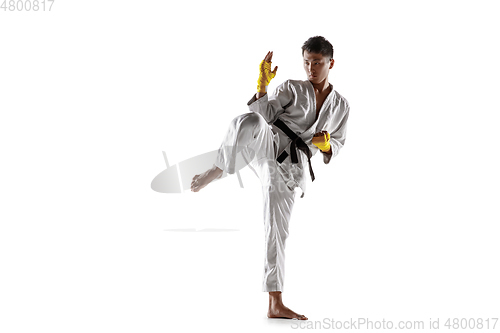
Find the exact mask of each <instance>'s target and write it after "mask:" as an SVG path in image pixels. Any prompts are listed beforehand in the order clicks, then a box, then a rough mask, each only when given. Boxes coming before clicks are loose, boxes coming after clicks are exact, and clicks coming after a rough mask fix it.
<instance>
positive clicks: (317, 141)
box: [312, 132, 330, 152]
mask: <svg viewBox="0 0 500 333" xmlns="http://www.w3.org/2000/svg"><path fill="white" fill-rule="evenodd" d="M312 143H313V144H314V145H315V146H316V147H318V148H319V149H321V151H324V152H327V151H329V150H330V133H328V132H326V134H323V136H315V137H313V139H312Z"/></svg>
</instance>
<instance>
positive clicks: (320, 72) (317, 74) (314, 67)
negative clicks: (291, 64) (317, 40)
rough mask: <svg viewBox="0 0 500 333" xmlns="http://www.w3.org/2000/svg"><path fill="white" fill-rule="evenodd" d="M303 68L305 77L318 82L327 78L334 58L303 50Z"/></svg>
mask: <svg viewBox="0 0 500 333" xmlns="http://www.w3.org/2000/svg"><path fill="white" fill-rule="evenodd" d="M303 57H304V69H305V71H306V74H307V78H308V79H309V81H311V82H312V83H320V82H323V81H324V80H326V79H327V78H328V73H329V72H330V69H331V68H332V67H333V63H334V60H333V59H328V57H324V56H323V55H321V54H319V53H309V52H307V51H306V50H304V56H303Z"/></svg>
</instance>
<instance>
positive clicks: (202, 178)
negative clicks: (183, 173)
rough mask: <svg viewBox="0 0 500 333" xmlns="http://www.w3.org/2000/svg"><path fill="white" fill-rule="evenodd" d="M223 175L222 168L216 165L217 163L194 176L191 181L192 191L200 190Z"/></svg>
mask: <svg viewBox="0 0 500 333" xmlns="http://www.w3.org/2000/svg"><path fill="white" fill-rule="evenodd" d="M221 176H222V170H221V169H219V168H218V167H216V166H215V165H214V166H213V167H212V168H211V169H208V170H207V171H205V172H204V173H202V174H199V175H196V176H194V177H193V180H192V181H191V191H193V192H198V191H199V190H201V189H202V188H204V187H205V186H207V185H208V184H210V183H211V182H212V181H214V180H215V179H218V178H220V177H221Z"/></svg>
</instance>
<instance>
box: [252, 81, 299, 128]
mask: <svg viewBox="0 0 500 333" xmlns="http://www.w3.org/2000/svg"><path fill="white" fill-rule="evenodd" d="M294 98H295V94H294V92H293V89H292V87H291V85H290V80H287V81H285V82H283V83H282V84H280V85H279V86H278V87H276V89H275V90H274V93H273V95H272V96H271V97H268V94H265V95H264V96H262V97H261V98H259V99H257V94H255V95H254V96H253V97H252V99H250V100H249V101H248V103H247V105H248V108H249V109H250V111H252V112H257V113H259V114H260V115H261V116H263V117H264V119H265V120H266V121H267V123H268V124H271V123H273V122H274V121H275V120H276V119H277V118H278V116H279V115H280V114H282V113H283V112H285V108H286V107H288V106H289V105H291V104H292V103H293V100H294Z"/></svg>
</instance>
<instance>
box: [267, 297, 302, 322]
mask: <svg viewBox="0 0 500 333" xmlns="http://www.w3.org/2000/svg"><path fill="white" fill-rule="evenodd" d="M267 317H268V318H288V319H298V320H307V317H306V316H304V315H300V314H298V313H296V312H294V311H292V310H290V309H289V308H287V307H286V306H285V305H284V304H283V302H282V301H281V291H271V292H269V310H268V311H267Z"/></svg>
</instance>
